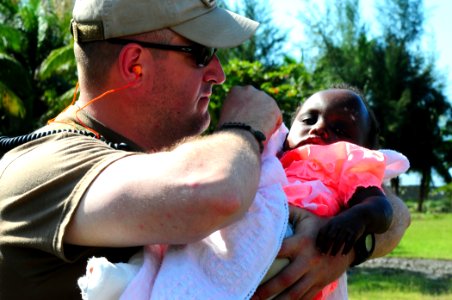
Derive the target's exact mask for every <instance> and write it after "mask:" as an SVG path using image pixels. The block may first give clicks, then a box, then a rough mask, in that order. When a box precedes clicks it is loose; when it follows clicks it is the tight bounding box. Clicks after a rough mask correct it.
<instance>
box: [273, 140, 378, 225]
mask: <svg viewBox="0 0 452 300" xmlns="http://www.w3.org/2000/svg"><path fill="white" fill-rule="evenodd" d="M281 163H282V165H283V167H284V169H285V171H286V175H287V179H288V180H289V183H290V184H289V185H287V186H285V187H284V191H285V193H286V195H287V197H288V201H289V203H290V204H293V205H296V206H299V207H303V208H306V209H308V210H310V211H311V212H313V213H315V214H316V215H319V216H334V215H336V214H337V213H339V212H340V211H341V210H342V209H343V208H346V207H347V201H348V200H349V199H350V198H351V196H352V195H353V193H354V192H355V190H356V188H358V187H359V186H363V187H368V186H377V187H380V186H381V184H382V182H383V178H384V174H385V168H386V158H385V156H384V155H383V153H381V152H379V151H376V150H369V149H366V148H363V147H360V146H357V145H355V144H352V143H348V142H337V143H334V144H330V145H305V146H302V147H299V148H297V149H294V150H291V151H288V152H286V153H285V154H284V155H283V157H282V158H281Z"/></svg>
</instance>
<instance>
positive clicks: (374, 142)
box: [291, 83, 380, 149]
mask: <svg viewBox="0 0 452 300" xmlns="http://www.w3.org/2000/svg"><path fill="white" fill-rule="evenodd" d="M328 89H341V90H349V91H351V92H353V93H354V94H356V96H358V97H359V98H361V100H362V101H363V103H364V105H365V106H366V109H367V112H368V113H369V121H370V122H369V133H368V135H367V141H366V143H365V145H364V146H365V147H366V148H369V149H378V148H379V146H380V145H379V142H378V141H379V137H380V125H379V124H378V121H377V118H376V117H375V114H374V112H373V110H372V108H371V107H370V106H369V104H368V103H367V100H366V97H365V96H364V93H363V92H362V91H361V90H360V89H359V88H357V87H355V86H352V85H350V84H348V83H335V84H332V85H331V86H330V87H329V88H328ZM303 103H304V101H303V102H302V103H301V104H300V105H298V107H297V109H296V111H295V112H294V113H293V114H292V119H291V123H293V122H294V121H295V118H296V116H297V115H298V113H299V111H300V109H301V107H302V106H303Z"/></svg>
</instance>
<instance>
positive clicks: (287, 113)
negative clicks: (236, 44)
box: [210, 58, 315, 129]
mask: <svg viewBox="0 0 452 300" xmlns="http://www.w3.org/2000/svg"><path fill="white" fill-rule="evenodd" d="M224 71H225V73H226V74H228V80H227V81H226V82H225V83H224V84H222V85H220V86H215V87H214V89H215V90H214V93H213V95H212V98H211V102H210V112H211V115H212V124H211V129H213V128H214V127H215V126H216V124H217V120H218V116H219V112H220V108H221V101H222V99H224V97H226V94H227V92H228V91H229V90H230V89H231V87H233V86H235V85H248V84H249V85H253V86H254V87H256V88H258V89H261V90H263V91H265V92H266V93H267V94H269V95H270V96H272V97H273V98H275V99H276V101H277V102H278V105H279V107H280V108H281V111H282V113H283V118H284V121H285V123H286V124H290V122H291V118H292V113H293V112H294V111H295V110H296V108H297V107H298V105H299V104H300V102H301V101H302V99H304V98H306V97H307V96H309V95H310V94H312V93H313V92H314V90H315V89H314V86H313V80H312V77H311V74H310V73H309V72H308V71H307V69H306V67H305V65H304V64H303V63H296V62H295V61H294V60H291V59H289V58H286V59H285V60H284V62H283V63H282V64H281V65H279V66H264V64H262V63H261V62H259V61H253V62H250V61H244V60H238V59H233V60H231V61H229V62H228V64H226V65H225V66H224Z"/></svg>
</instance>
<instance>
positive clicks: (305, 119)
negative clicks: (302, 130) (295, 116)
mask: <svg viewBox="0 0 452 300" xmlns="http://www.w3.org/2000/svg"><path fill="white" fill-rule="evenodd" d="M301 122H302V123H303V124H306V125H314V124H315V123H316V122H317V117H314V116H305V117H303V118H301Z"/></svg>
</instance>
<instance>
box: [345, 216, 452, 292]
mask: <svg viewBox="0 0 452 300" xmlns="http://www.w3.org/2000/svg"><path fill="white" fill-rule="evenodd" d="M411 220H412V222H411V225H410V227H409V228H408V230H407V231H406V233H405V235H404V237H403V239H402V241H401V242H400V244H399V245H398V246H397V248H396V249H395V250H394V251H393V252H392V253H390V254H389V256H391V257H405V258H429V259H447V260H452V214H451V213H448V214H431V213H423V214H419V213H412V215H411ZM348 283H349V284H348V286H349V296H350V299H351V300H367V299H369V300H370V299H372V300H373V299H391V300H393V299H394V300H405V299H406V300H418V299H419V300H420V299H422V300H424V299H435V300H443V299H444V300H445V299H452V275H449V276H445V277H442V278H436V279H433V278H429V277H428V276H427V275H424V274H421V273H416V272H411V271H403V270H394V269H385V268H375V269H364V268H361V269H360V268H354V269H352V270H350V271H349V281H348Z"/></svg>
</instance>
